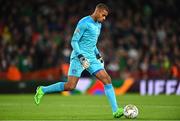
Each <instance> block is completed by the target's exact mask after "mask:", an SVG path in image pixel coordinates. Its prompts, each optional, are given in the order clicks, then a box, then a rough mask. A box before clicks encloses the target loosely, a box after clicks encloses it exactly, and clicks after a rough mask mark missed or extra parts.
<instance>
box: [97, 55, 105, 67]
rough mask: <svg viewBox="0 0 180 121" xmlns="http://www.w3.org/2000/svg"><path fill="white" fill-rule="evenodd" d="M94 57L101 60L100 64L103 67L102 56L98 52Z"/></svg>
mask: <svg viewBox="0 0 180 121" xmlns="http://www.w3.org/2000/svg"><path fill="white" fill-rule="evenodd" d="M96 58H97V59H98V60H99V61H100V62H101V64H102V66H103V67H104V60H103V57H102V56H101V55H100V54H97V55H96Z"/></svg>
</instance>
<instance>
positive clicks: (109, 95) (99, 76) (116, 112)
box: [95, 69, 123, 118]
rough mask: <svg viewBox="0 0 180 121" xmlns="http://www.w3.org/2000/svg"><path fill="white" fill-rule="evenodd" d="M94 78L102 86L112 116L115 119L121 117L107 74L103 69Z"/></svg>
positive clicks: (120, 109) (121, 113)
mask: <svg viewBox="0 0 180 121" xmlns="http://www.w3.org/2000/svg"><path fill="white" fill-rule="evenodd" d="M95 76H96V78H97V79H99V80H101V81H102V82H103V84H104V91H105V94H106V96H107V98H108V100H109V102H110V104H111V107H112V111H113V116H114V117H115V118H119V117H121V116H122V115H123V108H118V105H117V101H116V96H115V93H114V88H113V86H112V83H111V77H110V76H109V75H108V74H107V72H106V71H105V70H104V69H103V70H100V71H98V72H97V73H95Z"/></svg>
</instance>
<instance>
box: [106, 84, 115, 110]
mask: <svg viewBox="0 0 180 121" xmlns="http://www.w3.org/2000/svg"><path fill="white" fill-rule="evenodd" d="M104 91H105V94H106V96H107V98H108V100H109V102H110V104H111V108H112V111H113V112H116V111H117V109H118V105H117V102H116V96H115V93H114V88H113V86H112V84H107V85H104Z"/></svg>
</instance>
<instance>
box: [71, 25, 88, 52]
mask: <svg viewBox="0 0 180 121" xmlns="http://www.w3.org/2000/svg"><path fill="white" fill-rule="evenodd" d="M85 30H86V24H84V23H79V24H78V25H77V27H76V29H75V31H74V34H73V37H72V40H71V46H72V48H73V50H74V51H75V53H77V55H80V54H82V52H81V50H80V49H79V44H78V42H79V40H80V39H81V37H82V35H83V34H84V32H85Z"/></svg>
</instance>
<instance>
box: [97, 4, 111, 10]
mask: <svg viewBox="0 0 180 121" xmlns="http://www.w3.org/2000/svg"><path fill="white" fill-rule="evenodd" d="M96 8H100V9H104V10H106V11H107V12H109V7H108V6H107V5H106V4H104V3H99V4H97V5H96Z"/></svg>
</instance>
